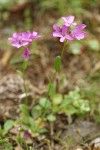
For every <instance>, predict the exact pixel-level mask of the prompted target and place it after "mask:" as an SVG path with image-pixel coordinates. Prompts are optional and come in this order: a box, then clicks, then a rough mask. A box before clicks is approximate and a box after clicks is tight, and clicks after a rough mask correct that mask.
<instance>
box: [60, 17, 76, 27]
mask: <svg viewBox="0 0 100 150" xmlns="http://www.w3.org/2000/svg"><path fill="white" fill-rule="evenodd" d="M61 18H62V19H63V20H64V22H65V23H64V24H65V25H66V26H67V27H69V26H71V25H74V26H75V25H77V23H76V22H73V21H74V18H75V17H74V16H68V17H61Z"/></svg>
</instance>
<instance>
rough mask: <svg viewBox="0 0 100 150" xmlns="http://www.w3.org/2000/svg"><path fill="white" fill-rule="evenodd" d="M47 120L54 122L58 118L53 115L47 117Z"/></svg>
mask: <svg viewBox="0 0 100 150" xmlns="http://www.w3.org/2000/svg"><path fill="white" fill-rule="evenodd" d="M47 119H48V120H49V121H50V122H53V121H55V120H56V116H55V115H53V114H50V115H48V116H47Z"/></svg>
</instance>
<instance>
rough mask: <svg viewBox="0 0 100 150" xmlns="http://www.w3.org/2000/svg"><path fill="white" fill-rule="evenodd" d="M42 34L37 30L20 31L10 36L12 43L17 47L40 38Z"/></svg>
mask: <svg viewBox="0 0 100 150" xmlns="http://www.w3.org/2000/svg"><path fill="white" fill-rule="evenodd" d="M40 37H41V36H40V35H39V34H38V33H37V32H30V31H27V32H20V33H13V36H12V37H10V38H8V39H9V40H10V41H11V45H12V46H15V47H17V48H20V47H22V46H26V45H29V44H30V42H32V41H33V40H34V39H37V38H40Z"/></svg>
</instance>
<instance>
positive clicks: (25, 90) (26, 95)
mask: <svg viewBox="0 0 100 150" xmlns="http://www.w3.org/2000/svg"><path fill="white" fill-rule="evenodd" d="M23 80H24V92H25V104H26V105H28V94H27V87H26V82H25V72H24V71H23Z"/></svg>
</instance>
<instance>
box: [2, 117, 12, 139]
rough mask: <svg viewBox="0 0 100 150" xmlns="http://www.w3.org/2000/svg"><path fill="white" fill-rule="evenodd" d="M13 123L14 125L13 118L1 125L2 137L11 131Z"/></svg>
mask: <svg viewBox="0 0 100 150" xmlns="http://www.w3.org/2000/svg"><path fill="white" fill-rule="evenodd" d="M13 125H14V121H13V120H7V121H6V122H5V123H4V126H3V127H1V126H0V137H4V136H5V135H6V134H7V133H8V132H9V130H10V129H11V128H12V127H13Z"/></svg>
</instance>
